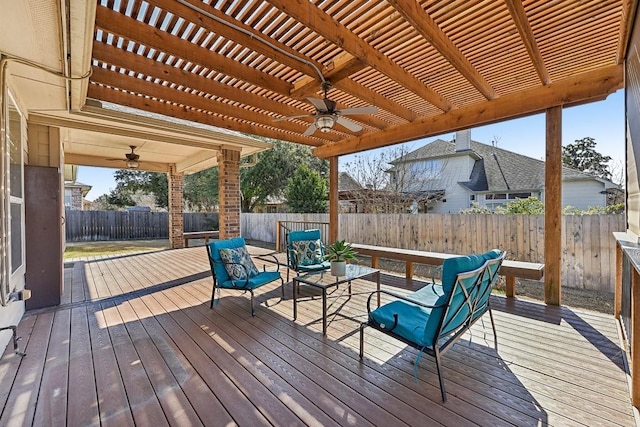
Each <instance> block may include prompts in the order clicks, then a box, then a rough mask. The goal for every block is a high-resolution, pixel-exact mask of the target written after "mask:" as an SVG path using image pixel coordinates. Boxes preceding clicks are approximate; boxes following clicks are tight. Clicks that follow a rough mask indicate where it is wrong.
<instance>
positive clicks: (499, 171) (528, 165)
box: [391, 139, 597, 192]
mask: <svg viewBox="0 0 640 427" xmlns="http://www.w3.org/2000/svg"><path fill="white" fill-rule="evenodd" d="M460 155H470V156H473V157H475V158H476V162H475V164H474V167H473V170H472V172H471V176H470V177H469V181H467V182H461V183H460V184H461V185H464V186H465V187H467V188H469V189H470V190H472V191H505V192H506V191H531V190H541V189H543V188H544V175H545V166H544V162H543V161H542V160H537V159H534V158H531V157H527V156H524V155H522V154H518V153H514V152H513V151H508V150H503V149H502V148H498V147H494V146H491V145H487V144H482V143H480V142H477V141H473V140H472V141H471V150H470V151H461V152H456V145H455V142H454V141H445V140H442V139H436V140H435V141H433V142H431V143H429V144H427V145H425V146H423V147H420V148H418V149H417V150H414V151H412V152H410V153H407V154H406V155H404V156H402V157H399V158H397V159H395V160H393V161H392V162H391V164H393V165H394V166H397V165H399V164H401V163H407V162H414V161H418V160H427V159H433V158H446V157H452V156H460ZM562 178H563V180H578V179H597V178H595V177H593V176H591V175H588V174H586V173H583V172H580V171H577V170H575V169H571V168H568V167H564V166H563V168H562Z"/></svg>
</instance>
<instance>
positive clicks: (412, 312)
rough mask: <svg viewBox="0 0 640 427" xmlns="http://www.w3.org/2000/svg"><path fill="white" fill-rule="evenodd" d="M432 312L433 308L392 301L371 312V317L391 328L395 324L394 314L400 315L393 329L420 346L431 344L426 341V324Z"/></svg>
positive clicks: (395, 332) (397, 333)
mask: <svg viewBox="0 0 640 427" xmlns="http://www.w3.org/2000/svg"><path fill="white" fill-rule="evenodd" d="M430 313H431V309H429V308H425V307H420V306H418V305H415V304H411V303H410V302H406V301H400V300H396V301H392V302H390V303H387V304H385V305H383V306H381V307H379V308H377V309H375V310H374V311H372V312H371V317H372V318H373V319H374V320H375V321H376V322H377V323H378V324H381V325H384V326H383V328H386V329H389V328H391V327H392V326H393V322H394V315H395V314H397V315H398V324H397V325H396V327H395V328H394V329H393V330H392V332H393V333H394V334H396V335H399V336H401V337H403V338H404V339H406V340H408V341H410V342H413V343H416V344H418V345H420V346H422V345H430V342H427V341H424V337H425V325H426V324H427V319H428V318H429V315H430Z"/></svg>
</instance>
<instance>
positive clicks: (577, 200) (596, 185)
mask: <svg viewBox="0 0 640 427" xmlns="http://www.w3.org/2000/svg"><path fill="white" fill-rule="evenodd" d="M604 190H605V188H604V184H602V183H601V182H599V181H595V180H592V181H565V182H563V183H562V207H563V208H564V207H566V206H569V205H570V206H573V207H576V208H579V209H582V210H586V209H587V208H589V207H590V206H606V204H607V199H606V196H605V195H604V194H602V193H601V192H602V191H604Z"/></svg>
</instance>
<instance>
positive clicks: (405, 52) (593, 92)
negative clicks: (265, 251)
mask: <svg viewBox="0 0 640 427" xmlns="http://www.w3.org/2000/svg"><path fill="white" fill-rule="evenodd" d="M635 7H636V2H635V1H631V0H609V1H599V0H597V1H596V0H591V1H560V2H549V1H546V0H528V1H522V2H520V1H516V0H506V1H502V0H501V1H471V2H451V1H450V0H431V1H418V2H416V1H415V0H387V1H381V0H375V1H372V0H355V1H346V0H334V1H317V0H314V1H311V2H309V1H303V0H298V1H291V0H269V1H262V0H249V1H238V0H220V1H216V2H213V1H211V0H202V1H200V0H146V1H140V0H128V1H124V0H123V1H114V0H102V1H100V2H99V4H98V6H97V8H96V14H95V16H96V20H95V29H94V31H93V34H92V35H91V34H87V36H88V37H91V36H93V38H94V41H93V46H92V54H91V61H90V62H91V66H92V69H93V75H92V77H91V79H90V82H89V84H88V89H87V95H88V97H90V98H95V99H99V100H103V101H108V102H112V103H115V104H119V105H124V106H129V107H134V108H138V109H141V110H146V111H151V112H155V113H160V114H164V115H167V116H172V117H176V118H181V119H185V120H190V121H194V122H200V123H205V124H209V125H214V126H217V127H220V128H225V129H230V130H235V131H239V132H244V133H248V134H254V135H262V136H265V137H270V138H277V139H281V140H287V141H292V142H297V143H302V144H306V145H310V146H314V147H317V148H316V150H315V153H316V154H317V155H318V156H320V157H330V156H335V155H341V154H348V153H353V152H357V151H362V150H367V149H371V148H376V147H381V146H386V145H390V144H394V143H398V142H403V141H407V140H411V139H416V138H419V137H424V136H429V135H436V134H440V133H444V132H449V131H453V130H457V129H462V128H467V127H472V126H476V125H480V124H486V123H490V122H495V121H499V120H504V119H508V118H513V117H518V116H522V115H527V114H532V113H535V112H539V111H542V110H544V109H546V108H548V107H551V106H557V105H571V104H576V103H583V102H590V101H594V100H599V99H603V98H605V97H606V96H607V95H608V94H610V93H612V92H614V91H616V90H618V89H620V88H621V87H623V67H622V63H623V58H624V56H625V53H626V46H627V38H628V34H629V28H630V21H631V17H632V16H633V14H634V11H635ZM72 49H73V46H72ZM317 70H319V71H320V72H321V74H322V76H320V75H319V73H318V71H317ZM323 79H326V80H327V81H329V82H330V83H331V84H332V88H331V89H330V91H329V93H328V95H329V98H331V99H333V100H335V101H337V103H338V107H339V108H341V109H343V108H354V107H363V106H367V105H374V106H376V107H377V109H378V113H377V114H372V115H355V116H350V118H352V119H353V120H354V121H356V122H357V123H358V124H359V125H361V126H362V128H363V129H362V130H361V131H359V132H351V131H348V130H347V129H346V128H344V127H342V126H340V125H339V124H336V125H335V126H334V128H333V129H332V130H331V131H329V132H327V133H321V132H319V131H316V132H315V133H314V134H312V135H310V136H305V135H304V134H303V133H304V132H305V130H306V129H307V127H308V126H309V125H310V124H311V123H312V118H311V117H309V118H299V119H293V120H283V121H277V122H276V121H274V119H278V118H283V117H285V116H289V115H301V114H311V113H313V112H314V109H313V107H312V106H311V105H310V104H309V102H308V101H307V100H306V99H305V98H306V97H307V96H313V97H322V95H321V91H320V87H321V81H322V80H323Z"/></svg>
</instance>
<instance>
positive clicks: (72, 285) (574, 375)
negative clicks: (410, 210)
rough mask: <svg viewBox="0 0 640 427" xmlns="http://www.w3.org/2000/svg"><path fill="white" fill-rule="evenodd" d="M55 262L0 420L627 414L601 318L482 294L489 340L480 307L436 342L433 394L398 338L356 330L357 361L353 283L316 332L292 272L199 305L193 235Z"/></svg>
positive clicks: (265, 421)
mask: <svg viewBox="0 0 640 427" xmlns="http://www.w3.org/2000/svg"><path fill="white" fill-rule="evenodd" d="M65 273H66V274H65V284H66V290H67V292H66V293H65V296H64V299H63V304H62V305H61V306H60V307H57V308H56V309H52V310H42V311H36V312H30V313H27V315H26V316H25V317H24V319H23V320H22V322H21V323H20V325H19V328H18V329H19V335H21V336H22V337H23V340H22V341H21V342H20V346H21V349H25V351H26V353H27V356H26V357H25V358H24V359H21V358H20V357H19V356H16V355H14V354H13V353H12V346H9V347H8V349H7V351H6V352H5V354H4V355H3V356H2V359H1V360H0V408H2V413H1V415H0V425H2V426H9V425H16V426H18V425H20V426H21V425H36V426H41V425H52V426H62V425H69V426H88V425H104V426H109V425H114V426H126V425H138V426H140V425H152V426H154V427H158V426H162V425H177V426H187V425H203V424H204V425H212V426H220V425H236V424H237V425H242V426H256V425H274V426H283V425H358V426H365V425H379V426H398V425H412V426H418V425H421V426H427V425H438V424H442V425H451V426H464V425H477V424H479V425H491V426H501V425H518V426H533V425H554V426H571V425H589V426H594V425H613V426H632V425H635V421H634V414H633V411H632V407H631V405H630V403H629V395H628V385H627V377H626V374H625V363H624V357H623V354H622V352H621V349H620V347H619V337H618V331H617V328H616V323H615V321H614V319H613V318H612V317H611V316H606V315H601V314H597V313H590V312H582V311H576V310H572V309H570V308H555V307H546V306H544V305H541V304H536V303H531V302H526V301H522V300H507V299H505V298H501V297H493V299H492V304H493V307H494V313H495V317H496V324H497V329H498V339H499V352H497V353H496V351H495V350H494V343H493V336H492V334H491V332H490V330H491V329H490V325H489V323H488V318H487V322H485V324H486V326H487V328H486V334H485V330H484V329H483V326H482V325H481V324H480V323H478V325H477V326H476V327H474V333H473V334H471V336H469V337H467V339H465V340H464V341H461V342H460V343H459V344H457V345H456V346H455V347H454V348H453V350H451V351H450V352H448V353H447V354H446V355H445V356H444V358H443V364H444V376H445V381H446V386H447V391H448V401H447V403H446V404H443V403H442V402H441V400H440V391H439V389H438V379H437V375H436V374H435V364H434V363H433V361H432V360H431V359H430V358H429V357H427V356H425V357H422V359H421V360H420V363H419V367H420V369H418V372H417V379H416V378H415V377H414V361H415V358H416V352H415V351H414V350H413V349H409V348H407V347H405V346H403V345H401V344H400V343H399V342H397V341H394V340H389V339H387V338H385V337H384V336H382V335H381V334H379V333H377V332H375V331H373V330H368V331H367V332H368V333H367V334H366V346H365V360H364V363H362V364H361V363H359V361H358V333H357V326H358V323H357V322H356V321H354V320H351V319H348V318H347V316H349V317H351V316H360V319H362V315H363V312H364V308H365V302H364V297H363V296H354V297H353V298H352V299H351V300H349V301H346V300H343V299H336V300H333V305H332V307H331V309H332V310H335V309H337V308H339V309H340V311H339V313H338V314H336V315H333V316H331V317H330V323H329V326H328V335H327V337H326V338H323V337H322V333H321V329H322V323H321V317H320V311H319V309H320V306H321V301H320V300H319V299H318V298H315V299H313V300H309V301H303V302H301V303H300V304H299V306H298V320H297V321H296V322H295V323H294V322H292V320H291V317H292V301H291V287H290V285H289V286H288V287H287V289H286V299H285V300H284V301H280V299H279V296H280V291H279V289H278V288H277V285H275V284H274V285H273V286H271V287H267V288H266V289H265V288H261V289H260V290H259V291H258V292H257V302H259V303H260V306H259V307H258V308H257V316H256V317H254V318H252V317H251V315H250V309H249V297H248V295H245V294H242V293H240V292H231V291H226V292H225V291H222V294H221V298H220V304H219V305H218V306H216V307H214V309H213V310H210V309H209V300H210V296H211V278H210V274H209V266H208V263H207V260H206V253H205V250H204V248H203V247H194V248H188V249H181V250H172V251H160V252H153V253H148V254H140V255H130V256H121V257H115V258H105V259H95V260H90V261H86V262H76V263H75V264H74V266H73V267H72V268H67V269H65ZM403 282H404V278H398V277H391V276H388V275H383V283H386V285H383V286H389V284H390V283H391V284H393V283H403ZM356 286H357V287H360V289H361V290H366V289H373V286H374V285H373V284H372V283H371V282H367V281H359V282H358V283H357V285H356ZM301 289H304V288H301ZM308 292H309V291H308ZM267 305H268V307H267Z"/></svg>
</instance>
